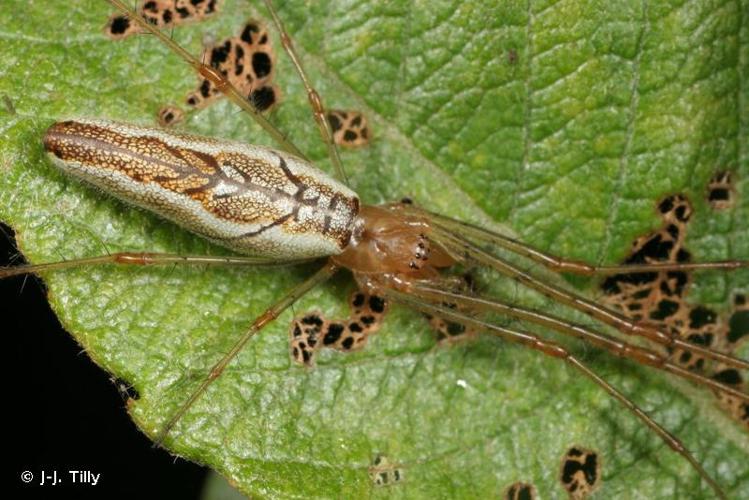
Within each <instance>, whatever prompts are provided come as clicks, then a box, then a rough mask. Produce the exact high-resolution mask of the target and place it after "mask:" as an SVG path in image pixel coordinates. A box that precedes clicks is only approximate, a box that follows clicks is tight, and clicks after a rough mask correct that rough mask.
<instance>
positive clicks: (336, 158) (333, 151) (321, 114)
mask: <svg viewBox="0 0 749 500" xmlns="http://www.w3.org/2000/svg"><path fill="white" fill-rule="evenodd" d="M265 6H266V7H267V8H268V12H270V15H271V17H272V18H273V22H274V23H275V25H276V29H277V30H278V33H279V35H280V36H281V44H282V45H283V48H284V50H285V51H286V53H287V54H288V55H289V58H290V59H291V62H292V63H293V64H294V67H295V68H296V72H297V73H298V74H299V78H301V80H302V84H303V85H304V89H305V90H306V91H307V99H309V104H310V106H311V107H312V115H313V116H314V117H315V122H317V127H318V128H319V129H320V135H321V136H322V140H323V141H324V142H325V144H326V145H327V146H328V156H330V161H331V162H332V163H333V168H335V170H336V173H337V175H338V177H339V178H340V179H341V180H342V181H343V182H344V183H346V184H348V179H347V178H346V172H345V171H344V169H343V163H342V162H341V156H340V155H339V154H338V148H337V147H336V145H335V141H334V140H333V128H332V127H331V126H330V122H329V121H328V115H327V114H326V113H325V106H324V105H323V102H322V97H320V94H319V93H318V92H317V91H316V90H315V89H314V87H313V86H312V84H311V83H310V80H309V77H308V76H307V72H306V71H304V66H302V60H301V59H300V58H299V55H298V54H297V53H296V49H294V41H293V40H292V39H291V35H289V32H288V31H286V28H284V26H283V22H281V18H280V17H279V16H278V12H277V11H276V8H275V7H274V6H273V2H272V1H271V0H265Z"/></svg>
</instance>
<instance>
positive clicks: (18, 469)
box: [0, 225, 206, 499]
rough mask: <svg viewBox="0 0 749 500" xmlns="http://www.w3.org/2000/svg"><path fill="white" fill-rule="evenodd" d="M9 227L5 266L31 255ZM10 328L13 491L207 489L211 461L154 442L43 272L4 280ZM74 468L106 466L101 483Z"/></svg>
mask: <svg viewBox="0 0 749 500" xmlns="http://www.w3.org/2000/svg"><path fill="white" fill-rule="evenodd" d="M0 231H1V232H0V266H5V265H8V263H9V262H12V263H13V264H18V263H22V262H24V261H23V260H22V258H19V257H18V253H17V251H16V249H15V245H14V241H13V238H12V236H13V232H12V231H11V230H10V229H9V228H8V227H7V226H5V225H0ZM0 332H2V334H3V339H4V341H5V342H6V345H8V346H10V347H9V349H8V350H7V351H6V352H5V354H6V356H5V358H6V359H9V360H10V363H9V365H8V367H7V370H6V376H5V380H6V381H7V385H8V386H9V387H10V392H11V394H10V399H9V400H8V399H5V404H4V408H5V409H4V412H5V414H6V415H8V416H9V417H10V422H8V423H7V424H6V426H5V428H6V433H5V435H6V436H9V437H10V441H11V449H10V450H6V452H5V456H6V457H11V467H9V468H7V469H6V471H7V474H9V475H10V476H11V477H10V478H8V480H7V481H8V482H6V483H5V484H7V485H12V486H13V488H12V489H11V491H13V492H14V494H12V496H11V498H31V497H43V498H86V497H90V498H133V497H137V498H140V499H146V498H180V499H183V498H184V499H191V498H198V497H199V496H200V492H201V488H202V484H203V480H204V478H205V475H206V472H205V469H204V468H202V467H200V466H198V465H196V464H193V463H190V462H187V461H185V460H182V459H176V458H174V457H173V456H171V455H170V454H169V453H167V452H166V451H164V450H161V449H156V448H152V447H151V442H150V441H149V440H148V439H147V438H146V437H145V436H144V435H143V434H142V433H141V432H140V431H138V429H137V428H136V427H135V424H134V423H133V422H132V421H131V420H130V418H129V417H128V415H127V412H126V410H125V396H123V395H121V394H120V391H119V390H118V386H117V384H116V383H114V382H113V381H111V380H110V376H109V375H108V374H107V373H105V372H104V371H103V370H102V369H100V368H99V367H97V366H96V365H95V364H94V363H93V362H92V361H91V360H90V359H89V358H88V357H87V356H86V355H85V354H82V353H81V348H80V347H79V346H78V344H77V343H76V342H75V340H74V339H73V338H72V337H71V336H70V335H69V334H68V333H67V332H65V331H64V330H62V328H61V326H60V323H59V322H58V321H57V318H56V317H55V315H54V313H53V312H52V310H51V309H50V307H49V305H48V304H47V300H46V290H45V288H44V284H43V283H42V281H41V280H40V279H39V278H36V277H33V276H31V277H28V278H26V279H24V277H23V276H20V277H15V278H8V279H5V280H0ZM55 469H56V470H57V471H58V472H57V475H58V478H61V479H63V480H64V482H63V483H61V484H59V485H57V486H47V485H45V486H40V485H39V476H40V474H41V471H42V470H45V471H46V472H47V474H49V473H50V471H51V470H55ZM69 470H89V471H91V472H93V473H97V474H98V473H100V474H101V476H100V478H99V483H98V484H97V485H96V486H91V485H85V484H77V485H74V484H71V482H70V475H69V474H68V471H69ZM24 471H30V472H32V473H33V474H34V479H33V481H32V482H31V483H29V484H25V483H24V482H22V481H21V473H22V472H24ZM3 489H4V490H5V491H8V490H7V489H5V488H3Z"/></svg>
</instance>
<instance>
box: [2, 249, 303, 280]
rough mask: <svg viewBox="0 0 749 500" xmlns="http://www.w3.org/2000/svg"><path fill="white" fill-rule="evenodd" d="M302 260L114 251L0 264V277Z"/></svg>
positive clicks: (245, 264)
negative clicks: (92, 267)
mask: <svg viewBox="0 0 749 500" xmlns="http://www.w3.org/2000/svg"><path fill="white" fill-rule="evenodd" d="M301 262H302V261H293V262H286V261H284V262H281V261H278V260H273V259H268V258H263V257H243V256H230V257H220V256H211V255H177V254H171V253H153V252H117V253H113V254H108V255H98V256H96V257H86V258H83V259H71V260H63V261H59V262H47V263H45V264H31V265H21V266H9V267H0V279H2V278H8V277H10V276H17V275H19V274H30V273H40V272H44V271H58V270H60V269H69V268H73V267H82V266H90V265H97V264H124V265H137V266H149V265H163V264H191V265H220V266H285V265H291V264H299V263H301Z"/></svg>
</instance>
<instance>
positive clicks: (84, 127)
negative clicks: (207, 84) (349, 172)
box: [44, 120, 359, 260]
mask: <svg viewBox="0 0 749 500" xmlns="http://www.w3.org/2000/svg"><path fill="white" fill-rule="evenodd" d="M44 147H45V148H46V149H47V151H48V153H49V155H50V157H51V158H52V160H53V161H54V163H55V164H56V165H58V166H59V167H60V168H62V169H63V170H64V171H66V172H68V173H70V174H72V175H74V176H76V177H79V178H81V179H84V180H86V181H87V182H90V183H92V184H94V185H96V186H99V187H100V188H102V189H104V190H105V191H107V192H109V193H111V194H112V195H114V196H116V197H118V198H120V199H122V200H124V201H126V202H129V203H132V204H135V205H138V206H140V207H143V208H146V209H148V210H150V211H152V212H155V213H157V214H159V215H161V216H163V217H165V218H167V219H169V220H172V221H174V222H175V223H177V224H179V225H180V226H182V227H184V228H186V229H188V230H190V231H192V232H195V233H197V234H199V235H201V236H203V237H205V238H208V239H210V240H211V241H214V242H216V243H218V244H220V245H222V246H225V247H228V248H230V249H232V250H235V251H237V252H240V253H244V254H248V255H256V256H267V257H277V258H279V259H287V260H289V259H302V258H310V257H321V256H326V255H336V254H339V253H341V251H343V249H344V248H345V247H346V245H347V244H348V242H349V239H350V238H351V231H352V228H353V224H354V221H355V219H356V216H357V214H358V211H359V199H358V197H357V195H356V193H354V192H353V191H351V190H350V189H349V188H347V187H346V186H344V185H343V184H341V183H339V182H338V181H336V180H334V179H332V178H330V177H329V176H327V175H325V174H324V173H322V172H320V171H319V170H317V169H315V168H314V167H313V166H311V165H309V164H308V163H306V162H304V161H302V160H300V159H299V158H296V157H294V156H291V155H289V154H287V153H283V152H280V151H275V150H272V149H269V148H264V147H259V146H251V145H246V144H242V143H238V142H229V141H223V140H218V139H212V138H207V137H199V136H193V135H188V134H182V133H176V132H170V131H165V130H162V129H156V128H146V127H139V126H135V125H128V124H123V123H116V122H110V121H104V120H75V121H64V122H58V123H55V124H54V125H52V126H51V127H50V128H49V130H47V133H46V135H45V136H44Z"/></svg>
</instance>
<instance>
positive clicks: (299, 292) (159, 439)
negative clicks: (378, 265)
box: [154, 262, 338, 445]
mask: <svg viewBox="0 0 749 500" xmlns="http://www.w3.org/2000/svg"><path fill="white" fill-rule="evenodd" d="M337 270H338V267H337V266H336V265H335V264H332V263H330V262H329V263H327V264H325V266H324V267H323V268H322V269H320V270H319V271H317V272H316V273H315V274H313V275H312V276H310V277H309V278H307V279H306V280H305V281H303V282H302V283H300V284H298V285H297V286H295V287H294V288H292V289H291V290H289V292H287V293H286V295H284V296H283V297H281V298H280V299H279V300H278V301H277V302H276V303H275V304H273V305H272V306H271V307H269V308H268V309H266V310H265V312H264V313H263V314H261V315H260V316H258V317H257V318H256V319H255V321H253V322H252V325H250V328H249V329H248V330H247V331H246V332H245V333H244V335H242V336H241V337H240V338H239V340H237V342H236V343H235V344H234V345H233V346H232V348H231V349H229V352H227V353H226V354H224V356H223V357H222V358H221V359H220V360H219V361H218V362H217V363H216V364H215V365H213V367H212V368H211V371H210V372H209V373H208V376H207V377H206V378H205V379H204V380H203V382H201V384H200V385H199V386H198V388H197V389H195V391H193V392H192V394H190V397H189V398H187V400H186V401H185V402H184V403H182V405H181V406H180V407H179V408H178V409H177V411H176V412H174V414H173V415H172V416H171V417H170V418H169V420H168V421H167V423H166V424H165V425H164V427H162V428H161V430H160V431H159V433H158V434H157V435H156V437H155V439H154V441H155V443H156V444H157V445H161V443H163V442H164V439H166V436H167V435H168V434H169V431H170V430H171V429H172V427H174V425H175V424H176V423H177V422H178V421H179V419H180V418H182V416H183V415H184V414H185V412H186V411H187V410H189V409H190V407H191V406H192V405H193V404H194V403H195V401H197V400H198V399H199V398H200V397H201V396H202V395H203V393H205V391H206V390H207V389H208V387H209V386H210V385H211V384H212V383H213V381H214V380H216V379H217V378H218V377H219V376H220V375H221V374H222V373H223V371H224V370H225V369H226V367H227V366H228V365H229V363H231V361H232V360H233V359H234V358H235V357H236V356H237V354H239V353H240V352H241V351H242V348H244V346H245V345H246V344H247V342H248V341H249V340H250V339H251V338H252V337H254V336H255V334H256V333H258V332H259V331H260V330H262V329H263V327H265V326H266V325H267V324H268V323H270V322H271V321H273V320H274V319H276V318H277V317H278V316H279V315H280V314H281V313H282V312H283V311H284V310H285V309H286V308H287V307H289V306H290V305H291V304H293V303H294V302H296V300H297V299H298V298H299V297H301V296H303V295H304V294H305V293H307V292H308V291H309V290H311V289H312V288H314V287H315V286H316V285H319V284H320V283H322V282H324V281H326V280H327V279H328V278H330V277H331V276H333V274H335V272H336V271H337Z"/></svg>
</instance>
